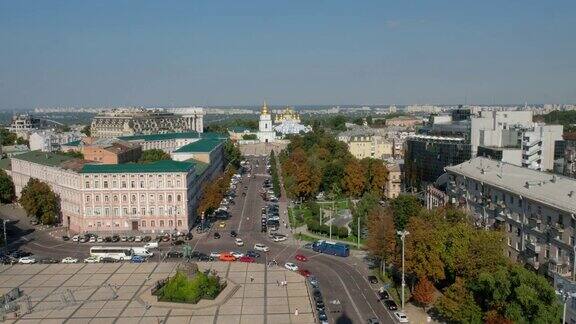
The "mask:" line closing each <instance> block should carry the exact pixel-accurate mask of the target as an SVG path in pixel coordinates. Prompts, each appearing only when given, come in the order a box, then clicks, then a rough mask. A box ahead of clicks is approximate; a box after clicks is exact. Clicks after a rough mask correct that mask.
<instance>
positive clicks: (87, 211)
mask: <svg viewBox="0 0 576 324" xmlns="http://www.w3.org/2000/svg"><path fill="white" fill-rule="evenodd" d="M86 216H92V208H90V207H88V208H86Z"/></svg>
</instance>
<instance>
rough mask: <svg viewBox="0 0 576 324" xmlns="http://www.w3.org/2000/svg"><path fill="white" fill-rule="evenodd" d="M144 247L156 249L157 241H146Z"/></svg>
mask: <svg viewBox="0 0 576 324" xmlns="http://www.w3.org/2000/svg"><path fill="white" fill-rule="evenodd" d="M143 248H144V249H147V250H149V249H157V248H158V242H148V243H146V244H144V247H143Z"/></svg>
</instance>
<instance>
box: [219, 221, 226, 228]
mask: <svg viewBox="0 0 576 324" xmlns="http://www.w3.org/2000/svg"><path fill="white" fill-rule="evenodd" d="M218 228H226V223H224V222H220V223H218Z"/></svg>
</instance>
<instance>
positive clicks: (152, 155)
mask: <svg viewBox="0 0 576 324" xmlns="http://www.w3.org/2000/svg"><path fill="white" fill-rule="evenodd" d="M170 159H171V158H170V154H168V153H166V152H164V151H162V150H160V149H150V150H144V151H142V156H140V160H139V161H138V162H140V163H151V162H156V161H161V160H170Z"/></svg>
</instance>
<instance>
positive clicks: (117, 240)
mask: <svg viewBox="0 0 576 324" xmlns="http://www.w3.org/2000/svg"><path fill="white" fill-rule="evenodd" d="M112 242H114V243H115V242H120V236H118V235H112Z"/></svg>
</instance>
